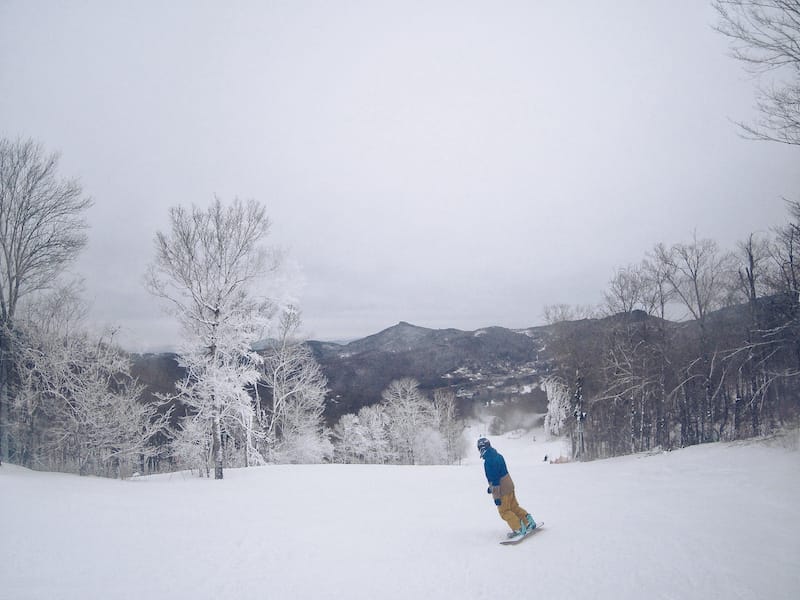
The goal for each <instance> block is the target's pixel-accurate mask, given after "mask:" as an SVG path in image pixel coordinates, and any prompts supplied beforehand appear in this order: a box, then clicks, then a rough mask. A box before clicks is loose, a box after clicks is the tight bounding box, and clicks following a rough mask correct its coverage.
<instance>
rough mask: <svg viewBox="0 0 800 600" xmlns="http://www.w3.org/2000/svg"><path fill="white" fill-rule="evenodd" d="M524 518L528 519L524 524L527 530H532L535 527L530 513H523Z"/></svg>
mask: <svg viewBox="0 0 800 600" xmlns="http://www.w3.org/2000/svg"><path fill="white" fill-rule="evenodd" d="M525 519H527V521H528V523H527V525H526V528H527V530H528V531H533V530H534V529H536V521H534V520H533V517H532V516H531V515H530V513H528V514H527V515H525Z"/></svg>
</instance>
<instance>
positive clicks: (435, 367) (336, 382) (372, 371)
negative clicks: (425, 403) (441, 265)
mask: <svg viewBox="0 0 800 600" xmlns="http://www.w3.org/2000/svg"><path fill="white" fill-rule="evenodd" d="M550 330H551V328H549V327H537V328H532V329H527V330H524V331H513V330H510V329H505V328H502V327H487V328H485V329H479V330H477V331H461V330H458V329H426V328H424V327H417V326H415V325H411V324H410V323H405V322H401V323H398V324H397V325H395V326H394V327H390V328H388V329H385V330H383V331H381V332H380V333H376V334H375V335H371V336H369V337H366V338H364V339H361V340H356V341H354V342H350V343H349V344H332V343H326V342H317V341H309V342H307V343H308V345H309V346H310V347H311V348H312V350H313V352H314V355H315V357H316V359H317V361H318V362H319V363H320V365H321V366H322V368H323V370H324V372H325V374H326V375H327V377H328V383H329V386H330V389H331V400H332V402H331V404H330V405H329V408H328V417H329V419H331V420H333V421H335V420H336V419H338V417H339V416H340V415H342V414H346V413H350V412H355V411H357V410H358V409H359V408H360V407H361V406H364V405H366V404H372V403H374V402H377V401H379V400H380V398H381V392H382V391H383V390H384V389H386V387H387V385H388V384H389V383H390V382H391V381H392V380H394V379H399V378H401V377H413V378H414V379H416V380H417V381H419V383H420V387H421V388H422V389H423V390H425V391H429V392H432V391H433V390H434V389H437V388H449V389H452V390H453V391H454V392H455V393H456V395H457V397H458V399H459V405H460V408H461V410H462V412H464V411H468V410H470V409H471V405H472V404H475V403H481V402H489V401H491V400H495V401H497V400H507V399H510V398H512V397H513V398H514V399H515V401H517V402H522V403H525V404H529V405H531V408H532V409H536V410H539V411H544V409H545V407H546V400H545V398H544V394H543V393H542V392H541V391H540V390H539V389H538V387H537V385H536V384H537V383H538V381H539V377H540V375H541V374H542V373H543V372H546V371H547V369H548V357H547V352H546V348H547V339H548V336H549V332H550Z"/></svg>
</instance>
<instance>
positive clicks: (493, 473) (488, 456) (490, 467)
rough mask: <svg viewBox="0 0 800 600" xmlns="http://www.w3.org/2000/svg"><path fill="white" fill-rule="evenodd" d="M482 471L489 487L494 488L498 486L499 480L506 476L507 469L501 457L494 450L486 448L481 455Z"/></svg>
mask: <svg viewBox="0 0 800 600" xmlns="http://www.w3.org/2000/svg"><path fill="white" fill-rule="evenodd" d="M483 470H484V471H485V472H486V479H487V481H488V482H489V485H491V486H492V487H496V486H499V485H500V480H501V479H502V478H503V477H505V476H506V475H508V468H507V467H506V461H505V459H504V458H503V455H502V454H500V453H499V452H498V451H497V450H495V449H494V448H491V447H489V448H487V449H486V451H485V452H484V453H483Z"/></svg>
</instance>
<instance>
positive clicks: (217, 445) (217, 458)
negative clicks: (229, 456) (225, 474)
mask: <svg viewBox="0 0 800 600" xmlns="http://www.w3.org/2000/svg"><path fill="white" fill-rule="evenodd" d="M211 436H212V438H213V441H212V447H211V452H212V455H213V456H214V479H222V463H223V460H222V424H221V423H220V418H219V414H218V413H216V414H214V417H213V419H212V425H211Z"/></svg>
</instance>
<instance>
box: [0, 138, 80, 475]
mask: <svg viewBox="0 0 800 600" xmlns="http://www.w3.org/2000/svg"><path fill="white" fill-rule="evenodd" d="M58 158H59V157H58V154H55V153H53V154H46V153H45V151H44V149H43V148H42V146H41V145H40V144H39V143H37V142H34V141H33V140H16V141H11V140H8V139H0V458H2V459H3V460H7V459H8V455H9V433H8V410H9V383H10V377H11V374H12V369H13V365H12V363H11V360H12V356H13V348H12V342H13V335H12V331H13V329H14V316H15V313H16V311H17V307H18V303H19V300H20V299H21V298H24V297H25V296H27V295H29V294H31V293H33V292H36V291H38V290H41V289H44V288H47V287H49V286H50V285H52V283H53V282H54V281H55V280H56V278H57V276H58V275H59V274H60V273H61V272H62V271H63V270H64V269H65V267H66V266H67V265H68V264H69V263H70V262H71V261H73V260H74V259H75V257H76V256H77V255H78V253H79V252H80V251H81V250H82V249H83V247H84V245H85V244H86V236H85V234H84V229H86V227H87V225H86V221H85V220H84V216H83V213H84V212H85V211H86V209H88V208H89V207H90V206H91V204H92V203H91V200H90V199H89V198H87V197H85V196H84V195H83V190H82V188H81V186H80V184H79V183H78V181H77V180H75V179H64V178H61V177H59V176H58Z"/></svg>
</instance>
